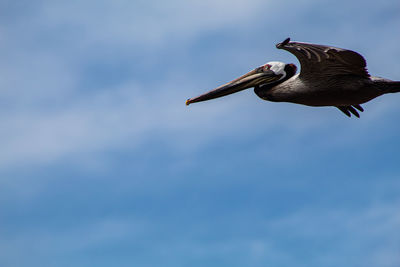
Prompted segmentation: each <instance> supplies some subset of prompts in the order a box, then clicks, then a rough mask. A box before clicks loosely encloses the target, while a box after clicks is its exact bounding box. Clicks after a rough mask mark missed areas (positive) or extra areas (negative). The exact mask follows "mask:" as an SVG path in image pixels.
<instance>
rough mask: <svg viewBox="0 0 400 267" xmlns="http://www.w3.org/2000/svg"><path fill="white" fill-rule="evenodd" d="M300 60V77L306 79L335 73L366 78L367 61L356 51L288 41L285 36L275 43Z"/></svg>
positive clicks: (334, 74) (367, 75)
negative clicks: (284, 38) (282, 39)
mask: <svg viewBox="0 0 400 267" xmlns="http://www.w3.org/2000/svg"><path fill="white" fill-rule="evenodd" d="M276 47H277V48H278V49H284V50H286V51H288V52H290V53H292V54H293V55H295V56H296V57H297V59H298V60H299V61H300V65H301V71H300V77H301V78H303V79H306V80H310V79H311V80H312V79H320V78H321V77H329V76H336V75H357V76H360V77H365V78H368V77H369V74H368V71H367V68H366V66H367V63H366V62H365V59H364V58H363V57H362V56H361V55H360V54H358V53H356V52H354V51H351V50H346V49H342V48H337V47H333V46H325V45H317V44H308V43H299V42H290V38H287V39H286V40H285V41H283V42H282V43H279V44H277V45H276Z"/></svg>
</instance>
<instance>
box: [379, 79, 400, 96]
mask: <svg viewBox="0 0 400 267" xmlns="http://www.w3.org/2000/svg"><path fill="white" fill-rule="evenodd" d="M373 79H374V83H375V85H377V86H378V88H380V89H381V90H382V93H383V94H387V93H398V92H400V81H391V80H388V79H383V78H378V77H373Z"/></svg>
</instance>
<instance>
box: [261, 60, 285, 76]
mask: <svg viewBox="0 0 400 267" xmlns="http://www.w3.org/2000/svg"><path fill="white" fill-rule="evenodd" d="M285 66H286V64H285V63H283V62H280V61H270V62H268V63H267V64H265V65H264V67H265V68H266V69H269V70H271V71H273V72H274V73H275V74H276V75H282V77H281V78H280V79H279V80H282V79H284V78H285V77H286V71H285Z"/></svg>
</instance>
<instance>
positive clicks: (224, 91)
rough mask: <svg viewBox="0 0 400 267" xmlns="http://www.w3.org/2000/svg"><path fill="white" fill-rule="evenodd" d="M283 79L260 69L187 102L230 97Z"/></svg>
mask: <svg viewBox="0 0 400 267" xmlns="http://www.w3.org/2000/svg"><path fill="white" fill-rule="evenodd" d="M281 77H282V75H276V74H275V73H274V72H273V71H271V70H267V69H264V68H263V67H260V68H257V69H255V70H252V71H250V72H249V73H247V74H245V75H243V76H241V77H239V78H237V79H235V80H233V81H231V82H229V83H226V84H224V85H221V86H219V87H217V88H215V89H214V90H211V91H209V92H207V93H205V94H202V95H200V96H197V97H194V98H189V99H188V100H186V105H190V104H191V103H196V102H201V101H206V100H210V99H214V98H218V97H221V96H226V95H230V94H233V93H236V92H239V91H242V90H244V89H247V88H251V87H255V86H258V85H262V84H267V83H272V82H275V81H278V80H279V79H280V78H281Z"/></svg>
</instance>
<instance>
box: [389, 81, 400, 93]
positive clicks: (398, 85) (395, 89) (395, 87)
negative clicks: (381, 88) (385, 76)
mask: <svg viewBox="0 0 400 267" xmlns="http://www.w3.org/2000/svg"><path fill="white" fill-rule="evenodd" d="M388 89H389V93H399V92H400V81H398V82H397V81H396V82H392V83H390V84H388Z"/></svg>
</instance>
